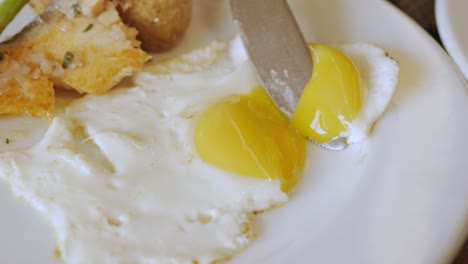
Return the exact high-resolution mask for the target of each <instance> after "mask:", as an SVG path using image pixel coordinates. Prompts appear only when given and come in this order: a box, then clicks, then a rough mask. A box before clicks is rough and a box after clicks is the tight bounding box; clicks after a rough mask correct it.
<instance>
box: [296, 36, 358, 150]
mask: <svg viewBox="0 0 468 264" xmlns="http://www.w3.org/2000/svg"><path fill="white" fill-rule="evenodd" d="M309 50H310V53H311V55H312V60H313V63H314V68H313V71H312V78H311V80H310V82H309V83H308V84H307V86H306V87H305V89H304V91H303V92H302V95H301V98H300V99H299V102H298V105H297V107H296V110H295V112H294V115H293V117H292V120H291V122H292V124H293V126H294V127H296V128H297V129H298V130H299V131H300V132H301V133H302V134H303V135H304V136H306V137H308V138H310V139H312V140H314V141H316V142H318V143H321V144H325V143H327V142H329V141H331V140H332V139H334V138H337V137H340V136H342V133H343V132H345V131H346V130H347V124H349V123H351V122H352V121H353V120H354V118H355V117H356V115H357V114H358V113H359V111H360V109H361V90H360V83H359V82H360V81H359V73H358V71H357V69H356V67H355V66H354V64H353V63H352V61H351V60H350V59H349V58H348V57H346V56H345V55H344V54H342V53H341V52H339V51H338V50H336V49H333V48H331V47H327V46H324V45H318V44H309Z"/></svg>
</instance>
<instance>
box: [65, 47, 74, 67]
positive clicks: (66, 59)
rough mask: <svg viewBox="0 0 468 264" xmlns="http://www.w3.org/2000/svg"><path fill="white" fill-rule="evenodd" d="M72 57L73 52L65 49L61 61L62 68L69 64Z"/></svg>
mask: <svg viewBox="0 0 468 264" xmlns="http://www.w3.org/2000/svg"><path fill="white" fill-rule="evenodd" d="M74 57H75V54H74V53H73V52H71V51H67V53H65V56H63V63H62V66H63V68H64V69H66V68H68V67H70V66H71V64H72V61H73V58H74Z"/></svg>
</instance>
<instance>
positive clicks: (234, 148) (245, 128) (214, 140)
mask: <svg viewBox="0 0 468 264" xmlns="http://www.w3.org/2000/svg"><path fill="white" fill-rule="evenodd" d="M306 141H307V140H306V139H305V138H304V137H303V136H302V135H301V134H299V133H298V132H297V130H296V129H295V128H293V127H292V126H291V125H290V122H289V120H288V118H287V117H286V116H285V115H284V114H283V113H281V112H280V111H279V110H278V108H277V107H276V106H275V104H274V103H273V101H272V100H271V98H270V97H269V96H268V95H267V94H266V93H265V91H264V90H263V89H261V88H260V87H257V88H254V89H253V91H252V92H251V93H250V94H248V95H233V96H230V97H228V98H225V99H224V100H222V101H220V102H218V103H216V104H214V105H212V106H210V107H209V108H208V109H207V110H206V111H205V112H204V113H203V114H202V115H201V116H200V119H199V120H198V122H197V124H196V126H195V147H196V149H197V151H198V153H199V154H200V156H201V158H202V159H203V160H204V161H205V162H208V163H210V164H212V165H214V166H216V167H218V168H221V169H224V170H227V171H230V172H233V173H237V174H241V175H245V176H250V177H257V178H264V179H268V180H279V181H280V182H281V188H282V190H283V191H285V192H287V191H289V190H291V188H292V187H294V186H295V184H296V183H297V181H298V180H299V178H300V176H301V174H302V170H303V167H304V161H305V153H306Z"/></svg>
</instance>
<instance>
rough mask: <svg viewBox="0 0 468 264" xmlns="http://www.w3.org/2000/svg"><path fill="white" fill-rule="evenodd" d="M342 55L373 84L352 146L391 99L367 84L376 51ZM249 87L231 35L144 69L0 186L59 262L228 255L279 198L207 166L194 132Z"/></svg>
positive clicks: (67, 125) (89, 103) (78, 104)
mask: <svg viewBox="0 0 468 264" xmlns="http://www.w3.org/2000/svg"><path fill="white" fill-rule="evenodd" d="M359 45H361V44H359ZM340 48H342V51H343V52H344V53H345V54H347V55H348V56H350V57H351V59H352V60H353V62H354V63H355V64H356V66H357V68H358V70H359V71H360V72H361V77H362V78H364V79H366V78H367V76H370V78H369V79H368V80H367V79H366V80H364V83H365V87H368V88H369V89H368V91H369V92H368V93H366V96H367V97H366V98H368V99H366V100H364V105H366V107H365V109H370V110H364V113H367V114H363V115H362V117H360V118H358V119H356V124H361V123H362V124H364V125H362V126H361V125H356V127H358V129H357V130H356V131H360V132H359V133H360V134H353V133H351V134H349V138H351V139H353V140H361V139H363V138H364V137H365V135H367V132H368V129H369V127H370V126H371V124H372V123H373V122H374V121H375V119H376V118H378V116H379V115H380V114H381V113H382V112H383V110H384V109H385V107H384V105H385V106H386V104H388V101H389V100H390V99H389V97H391V94H392V93H393V92H390V90H391V89H390V88H388V89H387V88H385V89H383V90H379V91H378V92H376V93H374V88H372V87H375V85H377V86H379V87H380V86H381V84H380V81H379V80H380V77H375V76H380V74H381V73H380V70H377V71H379V73H378V74H379V75H375V74H374V73H375V72H374V65H377V64H380V61H381V52H380V51H377V50H375V49H373V50H371V52H370V53H367V48H366V47H365V45H364V46H362V45H361V46H353V45H351V46H343V47H340ZM376 58H377V59H376ZM374 62H375V64H374ZM362 65H367V66H362ZM376 74H377V73H376ZM383 74H385V72H384V73H383ZM257 85H258V82H257V79H256V76H255V73H254V70H253V68H252V66H251V64H250V62H249V60H248V57H247V56H246V54H245V51H244V49H243V46H242V43H241V41H240V40H239V38H236V39H235V40H233V41H232V42H230V43H225V42H214V43H212V44H210V45H209V46H207V47H206V48H203V49H200V50H196V51H193V52H191V53H188V54H185V55H182V56H179V57H177V58H175V59H172V60H169V61H166V62H160V63H156V64H153V65H149V66H148V67H147V68H146V69H145V71H144V72H142V73H139V74H137V75H136V76H134V77H133V78H132V80H130V81H127V82H124V83H122V84H120V87H119V88H117V89H115V90H113V91H111V92H110V93H108V94H106V95H104V96H86V97H84V98H82V99H79V100H76V101H75V102H73V103H72V104H70V105H69V106H68V107H67V108H66V111H65V112H64V113H62V114H58V116H57V117H56V118H54V120H53V122H52V124H51V126H50V127H49V129H48V131H47V133H46V134H45V136H44V138H43V139H42V140H41V142H40V143H39V144H38V145H36V146H34V147H31V148H29V149H27V150H25V151H21V152H9V153H2V154H0V178H2V179H4V180H6V181H7V182H8V183H9V184H10V186H11V189H12V191H13V192H14V194H15V195H16V196H18V197H22V198H24V199H25V200H26V201H28V202H30V203H31V205H32V206H33V207H34V208H35V209H36V210H38V211H39V212H41V213H42V214H43V215H44V216H45V217H47V219H48V220H49V221H50V223H51V224H52V226H53V227H54V229H55V231H56V236H57V248H58V250H59V251H60V255H61V258H62V260H63V261H65V262H66V263H194V262H195V261H196V262H197V263H212V262H214V261H218V260H224V259H228V258H230V257H232V256H233V255H235V254H236V253H238V252H239V251H240V250H242V249H243V248H245V247H246V246H247V245H249V243H251V242H252V240H253V239H254V237H255V233H254V230H253V225H252V221H253V218H254V212H257V211H263V210H267V209H269V208H272V207H274V206H277V205H280V204H283V203H285V202H286V201H287V199H288V197H287V195H286V194H285V193H283V192H282V191H281V189H280V183H279V182H278V181H264V180H259V179H253V178H248V177H242V176H239V175H234V174H231V173H228V172H225V171H223V170H220V169H217V168H214V167H212V166H210V165H208V164H206V163H204V162H203V161H202V160H201V159H200V158H199V157H198V155H197V153H196V151H195V148H194V145H193V127H194V124H195V122H196V119H197V116H198V115H200V114H201V113H202V112H203V110H204V109H206V108H207V107H208V106H209V105H211V104H212V103H214V102H216V101H218V100H219V99H221V98H223V97H225V96H228V95H231V94H239V93H248V92H249V91H250V89H251V88H253V87H255V86H257ZM384 87H387V86H386V84H385V85H384ZM376 89H377V88H376ZM381 93H384V94H385V96H380V95H379V94H381ZM375 94H378V95H375ZM375 98H377V101H378V102H375V101H374V100H375ZM379 98H384V99H382V100H380V99H379ZM362 120H364V121H362ZM358 121H359V122H358ZM353 131H354V130H353ZM355 135H359V136H355ZM220 147H222V146H220ZM307 162H310V158H308V159H307ZM299 184H300V183H299Z"/></svg>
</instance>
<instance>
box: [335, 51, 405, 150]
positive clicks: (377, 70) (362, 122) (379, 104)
mask: <svg viewBox="0 0 468 264" xmlns="http://www.w3.org/2000/svg"><path fill="white" fill-rule="evenodd" d="M337 48H338V49H339V50H340V51H341V52H342V53H344V54H345V55H346V56H348V58H350V59H351V61H352V62H353V64H354V66H355V67H356V68H357V70H358V72H359V76H360V84H361V110H360V111H359V113H358V115H357V116H356V118H355V119H354V120H353V121H351V123H349V124H347V130H346V131H345V132H344V133H343V134H342V135H341V136H343V137H346V141H347V143H348V144H353V143H357V142H360V141H362V140H364V139H366V138H367V137H368V136H369V134H370V132H371V130H372V126H373V125H374V123H375V122H376V121H377V120H378V119H379V117H380V116H381V115H382V114H383V113H384V111H385V109H386V108H387V106H388V104H389V103H390V101H391V99H392V96H393V94H394V93H395V90H396V87H397V83H398V74H399V67H398V63H397V62H396V61H395V60H393V59H392V58H390V57H389V56H388V55H387V54H386V52H385V51H384V50H383V49H382V48H380V47H378V46H376V45H374V44H369V43H351V44H344V45H340V46H338V47H337Z"/></svg>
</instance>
